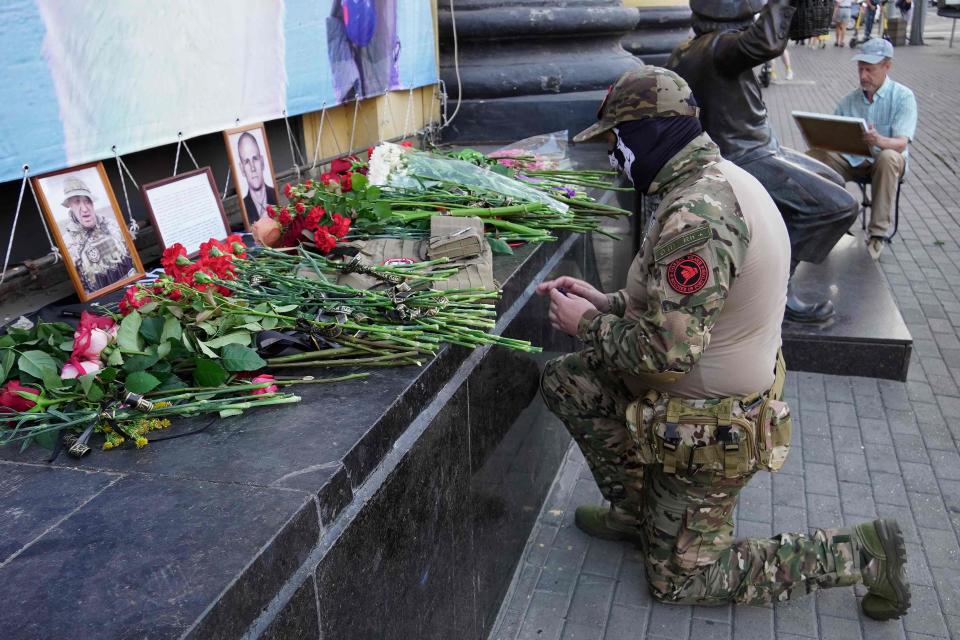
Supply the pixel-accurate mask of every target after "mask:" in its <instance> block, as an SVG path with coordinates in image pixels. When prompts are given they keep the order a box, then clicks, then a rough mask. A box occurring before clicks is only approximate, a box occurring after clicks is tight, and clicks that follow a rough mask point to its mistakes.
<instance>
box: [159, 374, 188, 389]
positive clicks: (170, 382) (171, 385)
mask: <svg viewBox="0 0 960 640" xmlns="http://www.w3.org/2000/svg"><path fill="white" fill-rule="evenodd" d="M186 388H187V383H186V382H184V381H183V380H182V379H180V377H179V376H176V375H173V374H171V375H170V376H169V377H168V378H167V379H166V380H164V381H163V384H161V385H160V386H159V387H157V388H156V389H154V391H176V390H177V389H186Z"/></svg>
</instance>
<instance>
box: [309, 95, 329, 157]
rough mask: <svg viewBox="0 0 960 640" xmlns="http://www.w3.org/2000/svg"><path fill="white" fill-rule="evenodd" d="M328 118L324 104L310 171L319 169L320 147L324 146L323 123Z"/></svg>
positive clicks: (321, 109) (324, 104)
mask: <svg viewBox="0 0 960 640" xmlns="http://www.w3.org/2000/svg"><path fill="white" fill-rule="evenodd" d="M326 117H327V103H326V101H324V102H323V105H322V106H321V107H320V127H319V128H318V129H317V143H316V144H315V145H313V165H311V167H310V170H311V171H313V170H314V169H316V168H317V161H318V160H319V159H320V145H321V144H323V142H322V138H323V121H324V119H326Z"/></svg>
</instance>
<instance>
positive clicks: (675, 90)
mask: <svg viewBox="0 0 960 640" xmlns="http://www.w3.org/2000/svg"><path fill="white" fill-rule="evenodd" d="M696 115H697V108H696V103H695V102H694V99H693V97H692V95H691V93H690V89H689V87H688V86H687V84H686V83H685V82H684V81H683V80H682V79H681V78H680V77H679V76H677V75H675V74H674V73H672V72H670V71H666V70H664V69H659V68H656V67H649V66H647V67H641V68H639V69H638V70H635V71H630V72H628V73H626V74H624V75H623V76H622V77H621V78H620V79H619V80H618V81H617V82H616V84H614V85H613V87H612V88H611V90H610V92H609V93H608V95H607V97H606V99H605V100H604V103H603V104H602V105H601V107H600V114H599V122H598V123H597V124H595V125H593V126H591V127H590V128H588V129H587V130H585V131H584V132H583V133H581V134H579V135H578V136H577V137H576V138H574V139H575V140H576V141H583V140H587V139H591V138H594V137H596V136H599V135H606V137H607V139H608V141H609V142H610V145H611V148H612V150H611V152H610V159H611V162H612V163H613V164H614V165H615V166H617V167H618V168H620V169H621V170H622V171H623V172H624V173H625V174H626V175H627V176H629V177H630V179H631V181H632V182H633V185H634V188H635V189H636V190H637V191H639V192H645V193H649V194H656V195H659V196H661V198H662V203H661V204H660V206H659V208H658V210H657V212H656V214H655V216H654V217H653V218H652V219H651V220H650V223H649V225H648V227H647V230H646V233H645V238H644V243H643V247H642V249H641V251H640V253H639V255H638V256H637V257H636V258H635V259H634V262H633V265H632V266H631V268H630V272H629V274H628V276H627V286H626V288H624V289H623V290H621V291H618V292H616V293H612V294H608V295H606V294H603V293H601V292H599V291H597V290H596V289H595V288H593V287H592V286H591V285H589V284H587V283H586V282H583V281H581V280H577V279H575V278H571V277H566V276H564V277H560V278H557V279H555V280H551V281H549V282H544V283H542V284H541V285H540V286H539V288H538V291H539V293H541V294H544V295H549V297H550V320H551V323H552V324H553V326H554V327H555V328H556V329H558V330H561V331H564V332H566V333H568V334H570V335H576V336H579V337H580V339H581V340H583V342H584V343H585V344H586V349H585V350H583V351H580V352H578V353H573V354H569V355H566V356H563V357H560V358H557V359H555V360H553V361H551V362H550V363H548V365H547V367H546V369H545V371H544V374H543V381H542V391H543V396H544V398H545V400H546V403H547V406H548V407H550V409H551V410H552V411H553V412H554V413H556V414H557V415H558V416H559V417H560V418H561V419H562V420H563V421H564V423H565V424H566V426H567V428H568V429H569V431H570V433H571V434H572V435H573V437H574V438H575V440H576V441H577V444H578V445H579V446H580V448H581V449H582V450H583V453H584V456H585V457H586V459H587V462H588V463H589V465H590V468H591V470H592V471H593V475H594V477H595V478H596V481H597V484H598V485H599V486H600V490H601V492H602V493H603V496H604V497H605V498H606V499H607V500H608V501H609V502H610V505H611V506H610V508H609V509H607V508H604V507H581V508H579V509H577V514H576V523H577V526H579V527H580V528H581V529H583V530H584V531H586V532H587V533H589V534H590V535H594V536H597V537H602V538H608V539H625V540H632V541H634V542H637V543H638V544H640V545H641V547H642V548H643V550H644V553H645V555H646V571H647V580H648V581H649V585H650V590H651V592H652V593H653V595H654V597H656V598H657V599H658V600H661V601H665V602H675V603H686V604H723V603H725V602H730V601H733V602H745V603H750V604H759V603H765V602H770V601H774V600H786V599H789V598H791V597H794V596H797V595H801V594H805V593H809V592H811V591H814V590H816V589H819V588H826V587H837V586H846V585H853V584H855V583H858V582H863V583H864V584H865V585H866V586H867V589H868V595H867V596H866V597H865V598H864V599H863V604H862V606H863V609H864V612H865V613H866V614H867V615H868V616H870V617H872V618H875V619H878V620H886V619H890V618H897V617H899V616H901V615H903V614H904V613H905V612H906V611H907V608H908V607H909V606H910V589H909V585H908V583H907V581H906V579H905V574H904V563H905V560H906V552H905V548H904V544H903V535H902V533H901V531H900V527H899V526H898V525H897V523H896V521H894V520H875V521H874V522H869V523H865V524H861V525H857V526H855V527H852V528H837V529H817V530H815V531H813V532H812V533H810V534H809V535H808V534H802V533H782V534H780V535H777V536H774V537H773V538H770V539H746V540H734V538H733V520H732V512H733V509H734V507H735V506H736V503H737V497H738V495H739V493H740V490H741V489H742V488H743V487H744V486H745V485H746V484H747V482H748V481H749V480H750V478H751V477H752V476H753V475H754V474H755V473H756V472H757V471H760V470H769V471H776V470H778V469H779V468H780V467H781V466H782V465H783V463H784V460H785V458H786V455H787V451H788V449H789V446H790V413H789V409H788V407H787V405H786V404H785V403H784V402H782V400H781V393H782V390H783V375H784V367H783V361H782V359H781V358H780V356H779V347H780V323H781V320H782V318H783V310H784V303H785V301H786V292H787V279H788V277H789V272H790V241H789V239H788V237H787V231H786V228H785V227H784V224H783V219H782V218H781V216H780V214H779V213H778V211H777V208H776V206H775V205H774V203H773V201H772V200H771V199H770V196H769V195H768V194H767V192H766V191H764V189H763V187H762V186H761V185H760V183H759V182H757V180H756V179H755V178H753V177H751V176H750V175H749V174H747V173H746V172H744V171H743V170H742V169H740V168H739V167H737V166H736V165H734V164H732V163H730V162H727V161H725V160H723V159H722V158H721V157H720V154H719V151H718V149H717V147H716V145H715V144H714V143H713V142H712V141H711V140H710V138H709V136H707V135H706V134H703V133H701V130H700V125H699V122H698V120H697V118H696Z"/></svg>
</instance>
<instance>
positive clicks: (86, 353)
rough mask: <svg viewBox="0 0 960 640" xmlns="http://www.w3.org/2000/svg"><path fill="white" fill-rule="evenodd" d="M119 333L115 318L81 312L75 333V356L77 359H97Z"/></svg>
mask: <svg viewBox="0 0 960 640" xmlns="http://www.w3.org/2000/svg"><path fill="white" fill-rule="evenodd" d="M116 335H117V325H116V323H115V322H114V321H113V318H109V317H107V316H98V315H94V314H92V313H87V312H86V311H84V312H83V313H82V314H80V323H79V324H78V325H77V330H76V331H74V333H73V356H72V359H75V360H97V359H99V358H100V352H101V351H103V350H104V349H105V348H106V347H107V345H109V344H110V343H111V342H112V341H113V339H114V337H116Z"/></svg>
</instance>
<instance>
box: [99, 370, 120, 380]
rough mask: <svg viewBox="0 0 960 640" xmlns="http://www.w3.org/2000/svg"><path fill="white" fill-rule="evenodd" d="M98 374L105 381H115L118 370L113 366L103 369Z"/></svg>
mask: <svg viewBox="0 0 960 640" xmlns="http://www.w3.org/2000/svg"><path fill="white" fill-rule="evenodd" d="M97 375H98V377H99V378H100V379H101V380H103V381H104V382H113V381H114V380H116V379H117V370H116V369H114V368H113V367H107V368H106V369H101V370H100V373H99V374H97Z"/></svg>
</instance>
